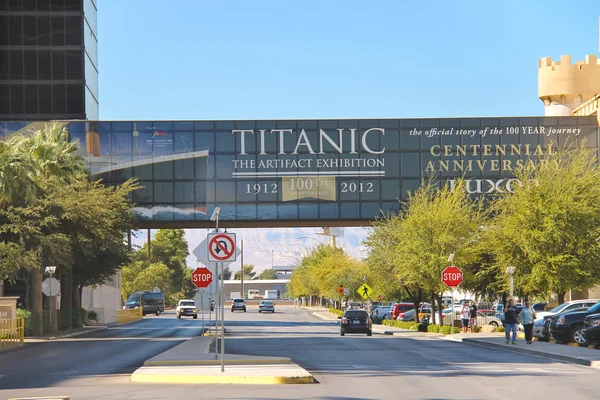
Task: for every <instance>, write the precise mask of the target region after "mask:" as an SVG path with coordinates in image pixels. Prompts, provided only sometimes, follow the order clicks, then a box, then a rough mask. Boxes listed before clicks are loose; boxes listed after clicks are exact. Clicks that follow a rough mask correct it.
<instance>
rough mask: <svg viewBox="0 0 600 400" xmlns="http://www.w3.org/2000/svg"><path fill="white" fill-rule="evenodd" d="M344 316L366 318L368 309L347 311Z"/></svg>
mask: <svg viewBox="0 0 600 400" xmlns="http://www.w3.org/2000/svg"><path fill="white" fill-rule="evenodd" d="M344 317H346V318H357V317H358V318H366V317H367V312H366V311H346V313H345V314H344Z"/></svg>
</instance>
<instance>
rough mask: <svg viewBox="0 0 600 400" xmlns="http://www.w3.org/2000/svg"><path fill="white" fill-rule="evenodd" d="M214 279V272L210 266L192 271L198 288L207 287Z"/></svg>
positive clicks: (193, 280) (194, 282) (193, 281)
mask: <svg viewBox="0 0 600 400" xmlns="http://www.w3.org/2000/svg"><path fill="white" fill-rule="evenodd" d="M212 280H213V274H212V272H210V270H209V269H208V268H205V267H202V268H196V269H195V270H194V272H192V283H193V284H194V285H196V287H197V288H207V287H208V286H209V285H210V284H211V283H212Z"/></svg>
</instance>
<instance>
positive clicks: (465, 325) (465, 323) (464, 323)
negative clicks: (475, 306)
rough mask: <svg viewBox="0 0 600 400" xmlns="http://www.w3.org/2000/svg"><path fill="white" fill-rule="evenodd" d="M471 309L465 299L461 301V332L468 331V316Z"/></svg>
mask: <svg viewBox="0 0 600 400" xmlns="http://www.w3.org/2000/svg"><path fill="white" fill-rule="evenodd" d="M470 313H471V309H470V308H469V306H468V305H467V302H466V301H463V302H462V309H461V310H460V319H461V322H462V333H469V318H470Z"/></svg>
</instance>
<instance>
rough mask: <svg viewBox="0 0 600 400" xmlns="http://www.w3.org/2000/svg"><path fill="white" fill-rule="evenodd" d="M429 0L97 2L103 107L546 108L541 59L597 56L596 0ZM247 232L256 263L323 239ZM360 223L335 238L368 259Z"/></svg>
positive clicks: (506, 112)
mask: <svg viewBox="0 0 600 400" xmlns="http://www.w3.org/2000/svg"><path fill="white" fill-rule="evenodd" d="M426 3H427V5H426V6H425V5H424V4H425V2H417V1H378V2H365V1H351V0H344V1H341V0H340V1H316V0H303V1H295V2H292V1H281V0H280V1H259V0H256V1H218V2H208V1H199V0H178V1H177V2H172V3H170V4H176V6H174V5H173V6H165V4H166V3H165V1H164V0H127V1H117V0H104V1H101V2H100V3H99V11H98V35H99V68H100V117H101V119H107V120H110V119H128V120H132V119H147V120H157V119H171V120H172V119H277V118H376V117H381V118H386V117H387V118H390V117H398V118H410V117H458V116H514V115H541V114H543V108H542V102H541V101H540V100H539V99H538V98H537V62H538V59H539V58H541V57H546V56H550V57H553V58H555V59H558V58H559V57H560V55H561V54H570V55H572V56H573V59H574V60H575V59H577V60H578V59H583V58H584V56H585V55H586V54H596V53H597V52H598V17H599V16H600V1H597V0H583V1H577V2H576V3H575V2H569V1H564V0H563V1H558V0H544V1H541V0H540V1H522V0H505V1H497V2H491V1H481V0H463V1H452V2H450V1H445V0H432V1H429V2H426ZM239 231H240V232H241V233H243V235H244V236H248V239H247V240H248V243H250V242H256V243H257V244H256V251H253V253H256V255H249V257H248V258H247V261H248V262H252V263H255V264H257V265H259V266H260V267H267V266H270V264H271V254H272V253H271V250H273V251H274V252H276V251H279V252H280V253H281V254H282V255H281V257H279V259H277V258H276V259H275V260H274V263H275V264H276V265H277V264H286V263H289V262H290V259H291V258H292V257H293V256H291V255H289V254H287V253H284V251H288V252H289V246H290V245H291V246H294V245H293V243H298V244H299V245H298V246H296V247H297V248H298V249H299V250H298V251H300V250H302V249H303V248H302V247H301V246H302V245H304V246H307V245H309V244H310V243H312V244H313V245H314V244H316V243H315V242H314V241H312V240H308V239H300V240H298V239H295V238H296V237H297V236H305V235H307V234H308V235H309V236H313V235H314V233H315V231H316V230H315V229H308V230H306V229H305V230H289V231H276V232H275V231H268V230H252V231H248V230H239ZM263 231H264V232H263ZM364 232H365V230H364V229H356V228H355V229H350V230H347V235H346V236H345V237H344V239H343V240H341V242H342V243H343V244H344V245H345V246H346V247H347V248H348V250H349V251H351V252H352V253H353V254H356V255H357V256H360V254H364V251H363V250H361V248H360V245H359V243H360V240H361V239H362V238H363V237H364ZM198 234H200V236H202V235H204V234H205V231H204V230H203V231H196V232H188V238H189V239H190V242H191V244H192V245H194V243H192V242H193V241H194V242H195V241H197V240H198V237H200V236H198ZM196 236H198V237H196ZM283 237H285V238H287V239H286V240H288V239H289V241H285V240H284V241H283V242H282V238H283ZM313 237H315V238H317V239H319V240H324V239H323V238H321V237H320V236H313ZM278 243H280V244H281V243H284V245H285V246H287V247H288V249H285V248H279V247H280V246H278V245H277V244H278ZM248 246H249V249H250V244H249V245H248ZM253 253H252V254H253ZM296 253H298V252H296ZM249 254H250V253H249ZM283 254H287V255H283ZM274 257H277V256H276V255H274ZM190 260H191V261H190V262H193V260H192V259H190Z"/></svg>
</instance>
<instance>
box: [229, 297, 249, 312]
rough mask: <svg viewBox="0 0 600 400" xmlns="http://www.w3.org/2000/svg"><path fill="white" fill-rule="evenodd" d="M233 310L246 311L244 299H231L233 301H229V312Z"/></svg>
mask: <svg viewBox="0 0 600 400" xmlns="http://www.w3.org/2000/svg"><path fill="white" fill-rule="evenodd" d="M235 310H242V311H243V312H246V302H245V301H244V299H233V302H232V303H231V312H234V311H235Z"/></svg>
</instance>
